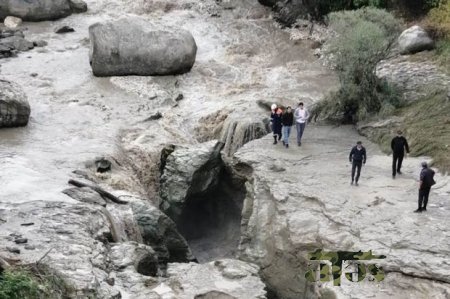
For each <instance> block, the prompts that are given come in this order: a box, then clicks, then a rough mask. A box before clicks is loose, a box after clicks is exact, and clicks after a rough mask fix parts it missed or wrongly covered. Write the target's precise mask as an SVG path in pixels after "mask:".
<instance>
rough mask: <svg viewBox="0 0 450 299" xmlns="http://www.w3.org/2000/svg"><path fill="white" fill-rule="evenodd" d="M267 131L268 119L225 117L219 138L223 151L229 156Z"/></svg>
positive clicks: (268, 129)
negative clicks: (223, 144) (222, 144)
mask: <svg viewBox="0 0 450 299" xmlns="http://www.w3.org/2000/svg"><path fill="white" fill-rule="evenodd" d="M269 132H270V128H269V123H268V121H267V122H265V121H264V120H256V119H253V120H252V119H230V118H227V119H226V121H225V124H224V129H223V130H222V135H221V137H220V140H221V141H222V142H223V143H225V146H224V148H223V152H224V153H225V154H226V155H227V156H231V155H233V154H234V153H235V152H237V150H238V149H240V148H241V147H242V146H243V145H244V144H246V143H247V142H250V141H252V140H254V139H258V138H262V137H264V136H265V135H267V134H268V133H269Z"/></svg>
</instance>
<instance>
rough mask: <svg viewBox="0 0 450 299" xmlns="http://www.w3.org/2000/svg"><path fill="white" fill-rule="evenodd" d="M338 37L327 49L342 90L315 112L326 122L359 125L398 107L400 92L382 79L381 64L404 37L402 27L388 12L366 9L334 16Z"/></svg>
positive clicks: (333, 94)
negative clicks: (354, 123) (368, 117)
mask: <svg viewBox="0 0 450 299" xmlns="http://www.w3.org/2000/svg"><path fill="white" fill-rule="evenodd" d="M330 26H331V28H332V29H333V30H334V31H335V32H336V33H337V35H336V37H334V38H333V39H332V40H330V41H329V42H328V43H327V45H325V49H326V50H325V51H326V53H327V54H328V57H330V58H331V60H332V62H333V63H334V65H335V67H336V71H337V73H338V77H339V81H340V89H339V90H338V91H337V92H334V93H332V94H330V95H329V96H328V97H327V98H326V100H325V101H324V102H322V103H321V104H320V105H318V106H317V107H316V108H315V109H314V112H315V114H316V115H319V116H320V117H322V118H325V119H334V120H337V119H341V120H343V121H352V122H354V121H357V120H360V119H363V118H366V117H367V116H369V115H371V114H374V113H378V112H379V111H380V110H382V108H383V106H386V105H387V106H389V107H390V106H393V107H398V106H399V105H400V100H399V99H400V97H399V92H398V91H397V90H396V88H395V87H393V86H390V85H388V84H387V82H385V81H383V80H381V79H379V78H378V77H377V76H376V74H375V70H376V66H377V64H378V63H379V62H380V61H381V60H383V59H385V58H386V57H387V55H388V54H389V51H390V49H391V47H392V45H393V44H394V42H395V40H396V39H397V37H398V34H399V33H400V23H399V22H398V21H397V20H396V19H395V18H394V16H392V15H391V14H390V13H388V12H386V11H385V10H380V9H376V8H364V9H359V10H355V11H342V12H335V13H331V14H330Z"/></svg>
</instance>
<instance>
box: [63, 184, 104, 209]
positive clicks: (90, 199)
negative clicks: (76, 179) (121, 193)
mask: <svg viewBox="0 0 450 299" xmlns="http://www.w3.org/2000/svg"><path fill="white" fill-rule="evenodd" d="M63 193H64V194H66V195H68V196H70V197H72V198H73V199H75V200H78V201H81V202H86V203H92V204H97V205H101V206H103V207H104V206H106V201H105V200H104V199H103V197H101V195H100V194H98V193H97V192H95V191H94V190H92V189H91V188H88V187H83V188H76V187H75V188H69V189H66V190H64V191H63Z"/></svg>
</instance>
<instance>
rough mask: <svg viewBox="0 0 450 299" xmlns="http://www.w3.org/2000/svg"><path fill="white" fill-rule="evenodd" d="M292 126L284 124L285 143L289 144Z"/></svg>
mask: <svg viewBox="0 0 450 299" xmlns="http://www.w3.org/2000/svg"><path fill="white" fill-rule="evenodd" d="M291 129H292V127H291V126H283V141H284V143H285V144H289V135H291Z"/></svg>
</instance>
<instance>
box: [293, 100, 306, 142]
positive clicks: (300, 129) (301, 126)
mask: <svg viewBox="0 0 450 299" xmlns="http://www.w3.org/2000/svg"><path fill="white" fill-rule="evenodd" d="M294 116H295V127H296V129H297V145H298V146H301V145H302V136H303V133H304V132H305V127H306V123H307V122H308V119H309V111H308V110H307V109H306V108H305V107H304V105H303V102H300V103H298V108H297V109H295V112H294Z"/></svg>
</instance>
